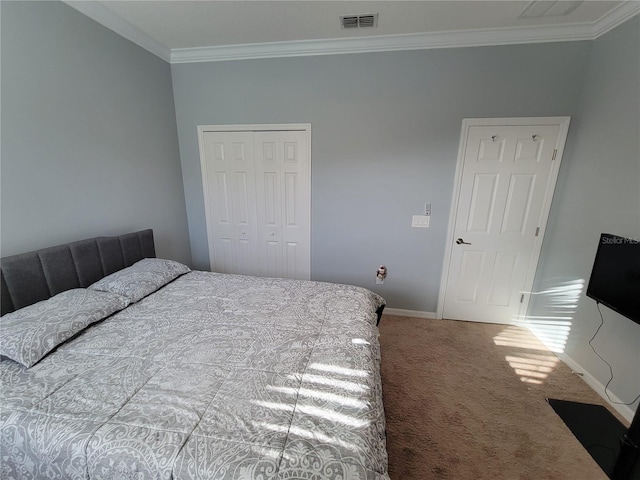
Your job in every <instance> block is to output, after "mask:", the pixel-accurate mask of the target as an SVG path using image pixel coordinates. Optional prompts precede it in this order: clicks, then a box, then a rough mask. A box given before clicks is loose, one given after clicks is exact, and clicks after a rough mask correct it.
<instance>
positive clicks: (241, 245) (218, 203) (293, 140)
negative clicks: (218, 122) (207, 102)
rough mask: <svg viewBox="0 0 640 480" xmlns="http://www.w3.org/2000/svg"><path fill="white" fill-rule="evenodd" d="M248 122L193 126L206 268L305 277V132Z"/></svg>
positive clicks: (307, 256)
mask: <svg viewBox="0 0 640 480" xmlns="http://www.w3.org/2000/svg"><path fill="white" fill-rule="evenodd" d="M252 127H253V128H257V127H259V126H244V127H243V126H232V127H217V126H200V127H198V133H199V137H200V151H201V154H200V155H201V165H202V178H203V190H204V200H205V211H206V218H207V234H208V237H209V256H210V262H211V269H212V270H213V271H217V272H224V273H240V274H246V275H260V276H271V277H285V278H297V279H309V278H310V277H311V249H310V225H311V221H310V216H311V209H310V205H311V165H310V148H309V137H310V130H309V128H308V127H307V128H304V129H299V130H284V129H283V126H281V127H279V128H278V126H273V125H269V126H263V127H260V129H257V130H255V131H254V130H250V129H251V128H252ZM229 128H234V129H240V128H244V129H245V131H236V130H229Z"/></svg>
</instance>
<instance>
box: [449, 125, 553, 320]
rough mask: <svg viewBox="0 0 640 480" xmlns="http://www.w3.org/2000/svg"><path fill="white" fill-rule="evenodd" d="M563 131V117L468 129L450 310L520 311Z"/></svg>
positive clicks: (481, 314) (471, 314)
mask: <svg viewBox="0 0 640 480" xmlns="http://www.w3.org/2000/svg"><path fill="white" fill-rule="evenodd" d="M565 133H566V132H565ZM560 138H561V129H560V123H559V122H549V124H544V123H542V124H533V123H532V124H530V125H517V124H514V125H508V124H507V125H470V126H469V127H468V128H467V129H466V137H465V138H463V139H461V142H463V145H462V146H461V147H462V148H461V162H462V164H461V168H462V170H461V174H460V177H459V178H460V184H459V185H460V188H459V192H458V197H457V209H456V212H455V216H454V217H453V239H452V240H453V243H452V246H451V249H450V251H451V255H450V258H449V263H448V266H447V273H446V279H447V280H446V285H445V287H444V301H443V310H442V314H443V316H444V317H445V318H452V319H460V320H479V321H486V322H498V323H511V322H512V321H514V320H515V319H517V317H518V315H519V312H520V305H521V301H522V299H523V298H524V297H523V293H525V286H526V285H527V282H529V281H530V280H531V281H532V274H531V268H532V266H531V263H532V260H534V259H536V258H537V255H538V253H539V247H540V242H538V241H537V237H536V235H537V232H539V231H540V227H541V225H542V219H546V216H547V214H548V206H549V204H550V202H549V201H547V200H550V198H547V197H549V195H551V194H552V192H553V187H554V186H555V178H556V176H557V164H555V163H554V162H555V161H556V160H555V159H554V157H555V156H556V149H557V148H559V146H560V145H559V141H561V142H564V136H562V138H561V140H560ZM459 168H460V167H459ZM457 239H461V240H463V242H459V243H456V242H455V241H456V240H457Z"/></svg>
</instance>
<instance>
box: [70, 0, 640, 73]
mask: <svg viewBox="0 0 640 480" xmlns="http://www.w3.org/2000/svg"><path fill="white" fill-rule="evenodd" d="M66 3H67V4H69V5H71V6H72V7H74V8H76V9H77V10H79V11H81V12H82V13H84V14H86V15H88V16H89V17H91V18H93V19H95V20H97V21H98V22H100V23H102V24H103V25H105V26H107V27H108V28H111V29H112V30H114V31H116V32H117V33H119V34H121V35H123V36H124V37H126V38H128V39H130V40H132V41H134V42H135V43H137V44H139V45H141V46H142V47H144V48H146V49H147V50H149V51H151V52H153V53H155V54H156V55H158V56H160V57H162V58H164V59H165V60H167V61H170V62H172V63H180V62H195V61H213V60H230V59H240V58H261V57H274V56H296V55H318V54H330V53H351V52H362V51H385V50H407V49H419V48H443V47H456V46H473V45H498V44H509V43H530V42H548V41H567V40H590V39H594V38H597V37H598V36H599V35H601V34H603V33H605V32H606V31H608V30H610V29H611V28H613V27H615V26H617V25H618V24H620V23H622V22H623V21H625V20H627V19H628V18H630V17H631V16H633V15H635V14H637V13H639V12H640V0H627V1H612V0H606V1H594V0H586V1H582V2H579V1H578V2H577V1H572V0H560V1H536V2H535V5H531V4H532V3H534V2H531V1H530V0H501V1H484V0H472V1H462V0H445V1H433V0H429V1H417V0H414V1H400V0H398V1H393V0H392V1H339V0H333V1H308V0H288V1H274V0H257V1H244V0H229V1H220V0H208V1H206V0H205V1H203V0H200V1H191V0H143V1H140V0H128V1H122V0H91V1H86V0H84V1H72V0H69V1H67V2H66ZM567 9H568V10H570V11H569V12H568V13H566V14H563V15H559V14H558V13H559V12H561V11H562V10H567ZM525 11H526V12H528V13H529V14H534V15H535V14H536V13H542V12H545V11H546V12H547V15H544V16H533V17H531V16H526V15H523V14H524V13H525ZM371 13H378V26H377V27H375V28H366V29H343V28H341V25H340V21H339V19H340V16H341V15H354V14H371Z"/></svg>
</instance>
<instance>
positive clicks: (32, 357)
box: [0, 288, 130, 367]
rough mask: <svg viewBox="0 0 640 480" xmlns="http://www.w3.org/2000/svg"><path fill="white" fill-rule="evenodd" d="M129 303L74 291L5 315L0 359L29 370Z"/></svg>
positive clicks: (0, 332)
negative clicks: (95, 323)
mask: <svg viewBox="0 0 640 480" xmlns="http://www.w3.org/2000/svg"><path fill="white" fill-rule="evenodd" d="M129 303H130V301H129V299H128V298H126V297H123V296H120V295H114V294H113V293H107V292H98V291H95V290H87V289H84V288H76V289H73V290H67V291H65V292H62V293H59V294H58V295H55V296H54V297H51V298H49V299H48V300H43V301H41V302H38V303H34V304H33V305H29V306H28V307H24V308H21V309H19V310H16V311H15V312H11V313H8V314H6V315H4V316H2V317H0V355H4V356H6V357H9V358H10V359H12V360H15V361H16V362H19V363H21V364H22V365H24V366H25V367H31V366H33V365H35V364H36V363H37V362H38V361H39V360H40V359H42V358H43V357H44V356H45V355H46V354H47V353H49V352H50V351H51V350H53V349H54V348H56V347H57V346H58V345H60V344H61V343H62V342H64V341H65V340H67V339H69V338H71V337H73V336H74V335H75V334H76V333H78V332H80V331H82V330H84V329H85V328H86V327H87V326H88V325H90V324H92V323H94V322H97V321H99V320H102V319H103V318H106V317H108V316H109V315H111V314H112V313H114V312H117V311H118V310H122V309H123V308H125V307H126V306H127V305H129Z"/></svg>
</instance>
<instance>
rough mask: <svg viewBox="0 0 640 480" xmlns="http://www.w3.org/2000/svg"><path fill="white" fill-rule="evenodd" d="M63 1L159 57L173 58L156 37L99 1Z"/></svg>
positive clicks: (168, 59) (166, 59)
mask: <svg viewBox="0 0 640 480" xmlns="http://www.w3.org/2000/svg"><path fill="white" fill-rule="evenodd" d="M62 1H63V3H65V4H67V5H69V6H70V7H72V8H74V9H76V10H77V11H79V12H80V13H82V14H84V15H86V16H87V17H89V18H91V19H92V20H95V21H96V22H98V23H99V24H100V25H102V26H104V27H107V28H108V29H109V30H113V31H114V32H115V33H117V34H118V35H120V36H121V37H124V38H126V39H127V40H130V41H132V42H133V43H135V44H136V45H138V46H140V47H142V48H144V49H145V50H147V51H149V52H151V53H153V54H154V55H156V56H157V57H160V58H161V59H163V60H165V61H167V62H169V61H170V60H171V50H170V49H169V48H168V47H166V46H165V45H163V44H162V43H160V42H158V41H157V40H156V39H155V38H153V37H151V36H149V35H147V34H146V33H144V32H143V31H142V30H140V29H139V28H137V27H135V26H133V25H131V24H130V23H129V22H127V21H126V20H124V19H123V18H122V17H120V16H118V15H116V14H115V13H113V12H112V11H111V10H109V9H108V8H105V7H104V6H103V5H101V4H100V3H98V2H90V1H86V0H84V1H83V0H62Z"/></svg>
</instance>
